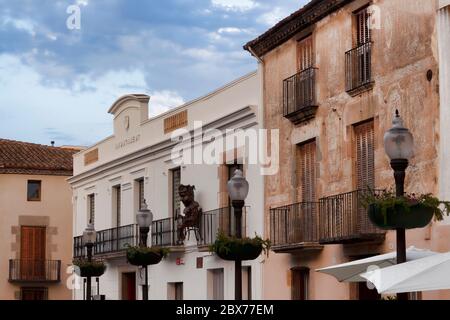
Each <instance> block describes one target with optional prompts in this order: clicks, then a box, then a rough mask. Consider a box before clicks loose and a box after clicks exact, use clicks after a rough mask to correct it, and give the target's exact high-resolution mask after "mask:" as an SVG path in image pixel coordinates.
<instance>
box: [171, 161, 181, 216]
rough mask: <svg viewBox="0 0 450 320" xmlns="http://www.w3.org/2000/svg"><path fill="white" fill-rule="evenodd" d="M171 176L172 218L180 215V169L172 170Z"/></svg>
mask: <svg viewBox="0 0 450 320" xmlns="http://www.w3.org/2000/svg"><path fill="white" fill-rule="evenodd" d="M171 176H172V216H173V217H177V216H178V215H179V214H180V203H181V199H180V194H179V188H180V185H181V169H180V168H177V169H173V170H172V171H171Z"/></svg>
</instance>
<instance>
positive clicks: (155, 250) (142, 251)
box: [126, 244, 170, 258]
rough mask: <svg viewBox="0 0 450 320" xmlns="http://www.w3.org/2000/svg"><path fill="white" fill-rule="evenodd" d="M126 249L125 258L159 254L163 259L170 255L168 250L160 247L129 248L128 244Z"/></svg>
mask: <svg viewBox="0 0 450 320" xmlns="http://www.w3.org/2000/svg"><path fill="white" fill-rule="evenodd" d="M126 248H127V256H128V257H130V258H134V257H136V256H137V255H140V254H144V255H145V254H147V253H155V254H159V255H161V256H162V257H163V258H165V257H167V256H168V254H169V253H170V250H169V249H167V248H162V247H140V246H130V245H129V244H127V245H126Z"/></svg>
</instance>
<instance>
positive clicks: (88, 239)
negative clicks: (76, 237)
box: [83, 222, 97, 300]
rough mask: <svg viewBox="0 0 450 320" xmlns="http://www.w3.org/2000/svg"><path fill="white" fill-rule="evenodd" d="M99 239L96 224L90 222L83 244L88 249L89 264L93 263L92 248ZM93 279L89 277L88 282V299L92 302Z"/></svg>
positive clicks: (85, 231)
mask: <svg viewBox="0 0 450 320" xmlns="http://www.w3.org/2000/svg"><path fill="white" fill-rule="evenodd" d="M96 238H97V232H96V231H95V228H94V224H93V223H92V222H89V224H88V226H87V228H86V229H85V230H84V231H83V244H84V245H85V246H86V249H87V258H88V262H92V248H93V247H94V243H95V241H96ZM91 290H92V287H91V277H90V276H88V277H87V281H86V299H87V300H91V299H92V295H91Z"/></svg>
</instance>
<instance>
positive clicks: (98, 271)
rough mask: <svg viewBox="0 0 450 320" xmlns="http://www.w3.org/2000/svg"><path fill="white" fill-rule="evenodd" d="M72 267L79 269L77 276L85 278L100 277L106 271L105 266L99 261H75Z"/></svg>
mask: <svg viewBox="0 0 450 320" xmlns="http://www.w3.org/2000/svg"><path fill="white" fill-rule="evenodd" d="M72 263H73V265H74V266H76V267H78V268H79V273H78V272H77V273H78V274H79V275H80V276H81V277H87V276H93V277H96V276H101V275H102V274H104V273H105V271H106V264H105V263H104V262H103V261H101V260H92V261H88V260H87V259H84V258H83V259H75V260H73V262H72Z"/></svg>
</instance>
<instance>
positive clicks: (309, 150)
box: [296, 141, 317, 202]
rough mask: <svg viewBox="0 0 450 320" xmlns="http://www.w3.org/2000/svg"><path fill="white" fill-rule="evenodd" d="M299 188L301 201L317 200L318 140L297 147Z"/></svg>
mask: <svg viewBox="0 0 450 320" xmlns="http://www.w3.org/2000/svg"><path fill="white" fill-rule="evenodd" d="M296 171H297V184H298V185H297V189H298V190H299V196H300V198H301V202H315V201H316V177H317V175H316V141H311V142H308V143H304V144H302V145H300V146H298V147H297V170H296Z"/></svg>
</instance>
